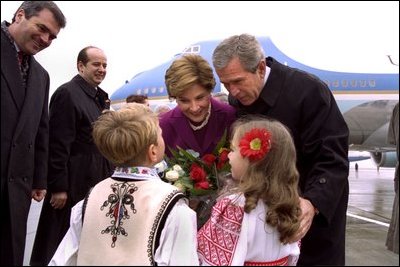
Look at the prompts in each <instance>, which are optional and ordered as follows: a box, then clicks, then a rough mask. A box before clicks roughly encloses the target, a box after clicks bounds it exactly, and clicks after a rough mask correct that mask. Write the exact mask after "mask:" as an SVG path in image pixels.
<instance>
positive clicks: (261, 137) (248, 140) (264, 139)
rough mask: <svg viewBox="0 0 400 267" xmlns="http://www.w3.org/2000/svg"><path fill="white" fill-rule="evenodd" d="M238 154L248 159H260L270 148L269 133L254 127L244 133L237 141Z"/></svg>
mask: <svg viewBox="0 0 400 267" xmlns="http://www.w3.org/2000/svg"><path fill="white" fill-rule="evenodd" d="M239 148H240V154H241V155H242V156H243V157H245V158H249V160H250V161H255V160H260V159H262V158H263V157H264V156H265V155H266V154H267V153H268V151H269V150H270V149H271V133H270V132H269V131H267V130H265V129H260V128H254V129H252V130H250V131H248V132H247V133H245V134H244V136H243V137H242V139H241V140H240V143H239Z"/></svg>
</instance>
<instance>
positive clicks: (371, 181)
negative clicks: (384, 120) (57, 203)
mask: <svg viewBox="0 0 400 267" xmlns="http://www.w3.org/2000/svg"><path fill="white" fill-rule="evenodd" d="M357 164H358V171H356V170H355V168H354V167H355V162H352V163H351V164H350V175H349V183H350V195H349V206H348V210H347V229H346V266H399V255H398V254H395V253H393V252H391V251H389V250H387V249H386V246H385V241H386V236H387V231H388V227H389V223H390V218H391V215H392V205H393V199H394V187H393V177H394V168H380V169H379V170H377V168H376V167H375V166H374V165H373V163H372V162H371V160H370V159H368V160H363V161H359V162H357ZM41 207H42V202H39V203H38V202H35V201H32V205H31V210H30V213H29V218H28V229H27V237H26V247H25V257H24V266H29V259H30V255H31V251H32V246H33V240H34V238H35V234H36V228H37V223H38V219H39V215H40V210H41Z"/></svg>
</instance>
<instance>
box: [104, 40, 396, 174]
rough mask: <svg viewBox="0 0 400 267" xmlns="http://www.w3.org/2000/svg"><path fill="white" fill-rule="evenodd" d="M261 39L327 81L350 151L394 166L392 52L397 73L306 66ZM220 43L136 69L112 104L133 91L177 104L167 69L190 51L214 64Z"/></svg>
mask: <svg viewBox="0 0 400 267" xmlns="http://www.w3.org/2000/svg"><path fill="white" fill-rule="evenodd" d="M257 39H258V41H259V42H260V44H261V45H262V47H263V49H264V51H265V52H266V55H267V56H271V57H273V58H275V59H276V60H277V61H279V62H281V63H283V64H285V65H288V66H290V67H293V68H298V69H301V70H304V71H306V72H309V73H312V74H314V75H316V76H318V77H319V78H320V79H321V80H322V81H324V82H325V83H326V84H327V85H328V87H329V88H330V90H331V91H332V93H333V95H334V97H335V99H336V102H337V103H338V106H339V109H340V110H341V112H342V114H343V116H344V119H345V121H346V123H347V125H348V127H349V131H350V135H349V151H368V152H369V154H370V157H371V159H372V160H373V162H374V163H375V164H376V166H377V167H378V168H379V167H395V164H396V161H397V156H396V152H395V149H396V148H395V146H394V145H389V144H387V142H386V140H387V132H388V126H389V121H390V116H391V114H392V111H393V108H394V106H395V104H396V103H397V102H398V101H399V73H398V64H395V63H394V62H393V60H392V58H391V57H390V56H388V57H389V60H390V63H391V64H392V65H394V68H395V69H396V72H394V73H355V72H338V71H329V70H323V69H318V68H314V67H311V66H307V65H305V64H302V63H300V62H298V61H296V60H294V59H292V58H290V57H289V56H287V55H286V54H285V53H283V52H282V51H281V50H279V48H278V47H277V46H276V45H275V44H274V43H273V42H272V40H271V38H270V37H267V36H263V37H257ZM220 42H221V40H208V41H200V42H197V43H194V44H192V45H190V46H188V47H186V48H185V49H184V50H183V51H182V52H181V53H178V54H176V55H174V56H173V57H172V58H171V59H170V60H168V61H167V62H165V63H163V64H161V65H158V66H156V67H154V68H152V69H150V70H147V71H143V72H140V73H138V74H136V75H135V76H133V77H132V79H131V80H130V81H126V83H125V84H124V85H123V86H121V87H120V88H118V89H117V90H116V91H115V92H114V93H113V94H112V95H111V97H110V99H111V103H112V107H113V108H114V109H118V108H120V107H121V105H123V103H125V99H126V97H127V96H128V95H130V94H145V95H147V96H148V98H149V100H150V102H151V103H152V105H153V106H154V105H157V104H159V103H164V104H167V105H169V106H170V107H174V106H175V105H176V104H175V102H174V101H173V100H170V99H169V98H168V92H167V89H166V86H165V83H164V76H165V72H166V70H167V68H168V67H169V66H170V65H171V63H172V61H173V60H175V59H176V58H178V57H180V56H182V55H184V54H187V53H196V54H200V55H201V56H202V57H203V58H205V59H206V60H207V61H208V62H209V63H210V65H211V66H212V59H211V58H212V52H213V51H214V48H215V47H216V46H217V45H218V44H219V43H220ZM213 71H214V76H215V79H216V86H215V88H214V90H213V93H218V92H225V93H228V91H227V90H226V88H225V87H224V86H223V84H221V82H220V81H219V79H218V76H217V74H216V73H215V70H214V69H213ZM349 154H350V153H349ZM364 158H366V157H364ZM349 159H350V161H352V160H359V157H352V156H351V155H349Z"/></svg>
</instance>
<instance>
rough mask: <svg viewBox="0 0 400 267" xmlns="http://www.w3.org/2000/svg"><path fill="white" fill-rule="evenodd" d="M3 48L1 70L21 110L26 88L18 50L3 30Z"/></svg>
mask: <svg viewBox="0 0 400 267" xmlns="http://www.w3.org/2000/svg"><path fill="white" fill-rule="evenodd" d="M1 49H4V51H2V53H1V54H2V59H1V70H2V72H3V77H4V79H5V80H6V81H7V83H8V86H7V89H8V90H9V91H10V94H11V96H12V99H13V101H14V103H15V105H16V107H17V109H18V110H19V111H21V109H22V105H23V104H24V99H25V88H24V87H23V85H22V77H21V74H20V70H19V66H18V60H17V58H16V54H15V53H16V52H15V50H14V49H13V48H12V44H11V43H10V42H9V41H8V40H7V37H6V36H5V35H4V33H3V32H1Z"/></svg>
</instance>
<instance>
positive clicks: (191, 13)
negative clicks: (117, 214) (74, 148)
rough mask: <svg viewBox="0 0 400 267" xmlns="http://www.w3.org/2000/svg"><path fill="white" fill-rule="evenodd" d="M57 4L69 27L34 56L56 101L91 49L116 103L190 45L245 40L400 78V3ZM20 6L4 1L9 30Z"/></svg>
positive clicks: (314, 61)
mask: <svg viewBox="0 0 400 267" xmlns="http://www.w3.org/2000/svg"><path fill="white" fill-rule="evenodd" d="M55 2H56V3H57V5H58V6H59V7H60V8H61V10H62V11H63V13H64V15H65V16H66V18H67V26H66V27H65V28H64V29H62V30H61V31H60V33H59V35H58V38H57V39H56V40H55V41H53V43H52V45H51V46H50V47H49V48H47V49H45V50H43V51H42V52H40V53H38V54H37V55H36V58H37V60H38V61H39V62H40V63H41V64H42V65H43V66H44V67H45V68H46V69H47V70H48V72H49V74H50V78H51V93H52V92H53V91H54V90H55V89H56V88H57V87H58V86H59V85H61V84H62V83H64V82H67V81H69V80H70V79H71V78H72V77H73V76H74V75H75V74H77V70H76V57H77V55H78V52H79V51H80V50H81V49H82V48H83V47H85V46H87V45H95V46H98V47H99V48H102V49H103V50H104V51H105V53H106V55H107V57H108V68H107V69H108V72H107V76H106V78H105V80H104V81H103V83H102V84H101V85H100V87H102V88H103V89H105V90H106V91H107V92H108V93H109V95H110V96H111V94H112V93H113V92H114V91H115V90H116V89H118V88H119V87H120V86H122V85H123V84H124V82H125V80H130V79H131V78H132V77H133V76H134V75H135V74H137V73H138V72H141V71H144V70H147V69H150V68H152V67H155V66H157V65H159V64H161V63H164V62H165V61H167V60H169V59H170V58H172V57H173V56H174V55H175V54H177V53H179V52H181V51H182V50H183V49H184V48H185V47H186V46H189V45H190V44H192V43H195V42H198V41H204V40H211V39H223V38H226V37H228V36H230V35H233V34H240V33H244V32H246V33H250V34H253V35H256V36H270V37H271V39H272V41H273V42H274V43H275V44H276V45H277V46H278V47H279V48H280V50H281V51H283V52H284V53H285V54H287V55H288V56H290V57H292V58H293V59H295V60H297V61H300V62H302V63H304V64H306V65H310V66H312V67H317V68H321V69H328V70H336V71H353V72H398V71H399V69H398V67H395V66H393V65H390V63H389V61H388V59H387V57H386V55H389V54H390V55H393V57H394V59H395V61H396V62H397V63H398V58H399V57H398V53H399V1H387V2H384V1H379V2H378V1H375V2H374V1H373V2H369V1H368V2H350V1H333V2H326V1H321V2H308V1H304V2H297V1H296V2H282V1H280V2H273V1H267V2H259V1H254V2H253V1H238V2H236V1H235V2H225V1H224V2H222V1H221V2H220V1H206V2H193V1H188V2H175V1H172V2H157V1H154V2H149V1H146V2H142V1H132V2H125V1H112V2H111V1H102V2H100V1H95V2H88V1H77V2H69V1H55ZM21 3H22V2H21V1H16V2H14V1H1V20H2V21H3V20H7V21H9V22H10V21H11V19H12V16H13V14H14V12H15V11H16V9H17V8H18V7H19V6H20V4H21ZM265 52H266V54H267V55H268V51H265Z"/></svg>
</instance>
